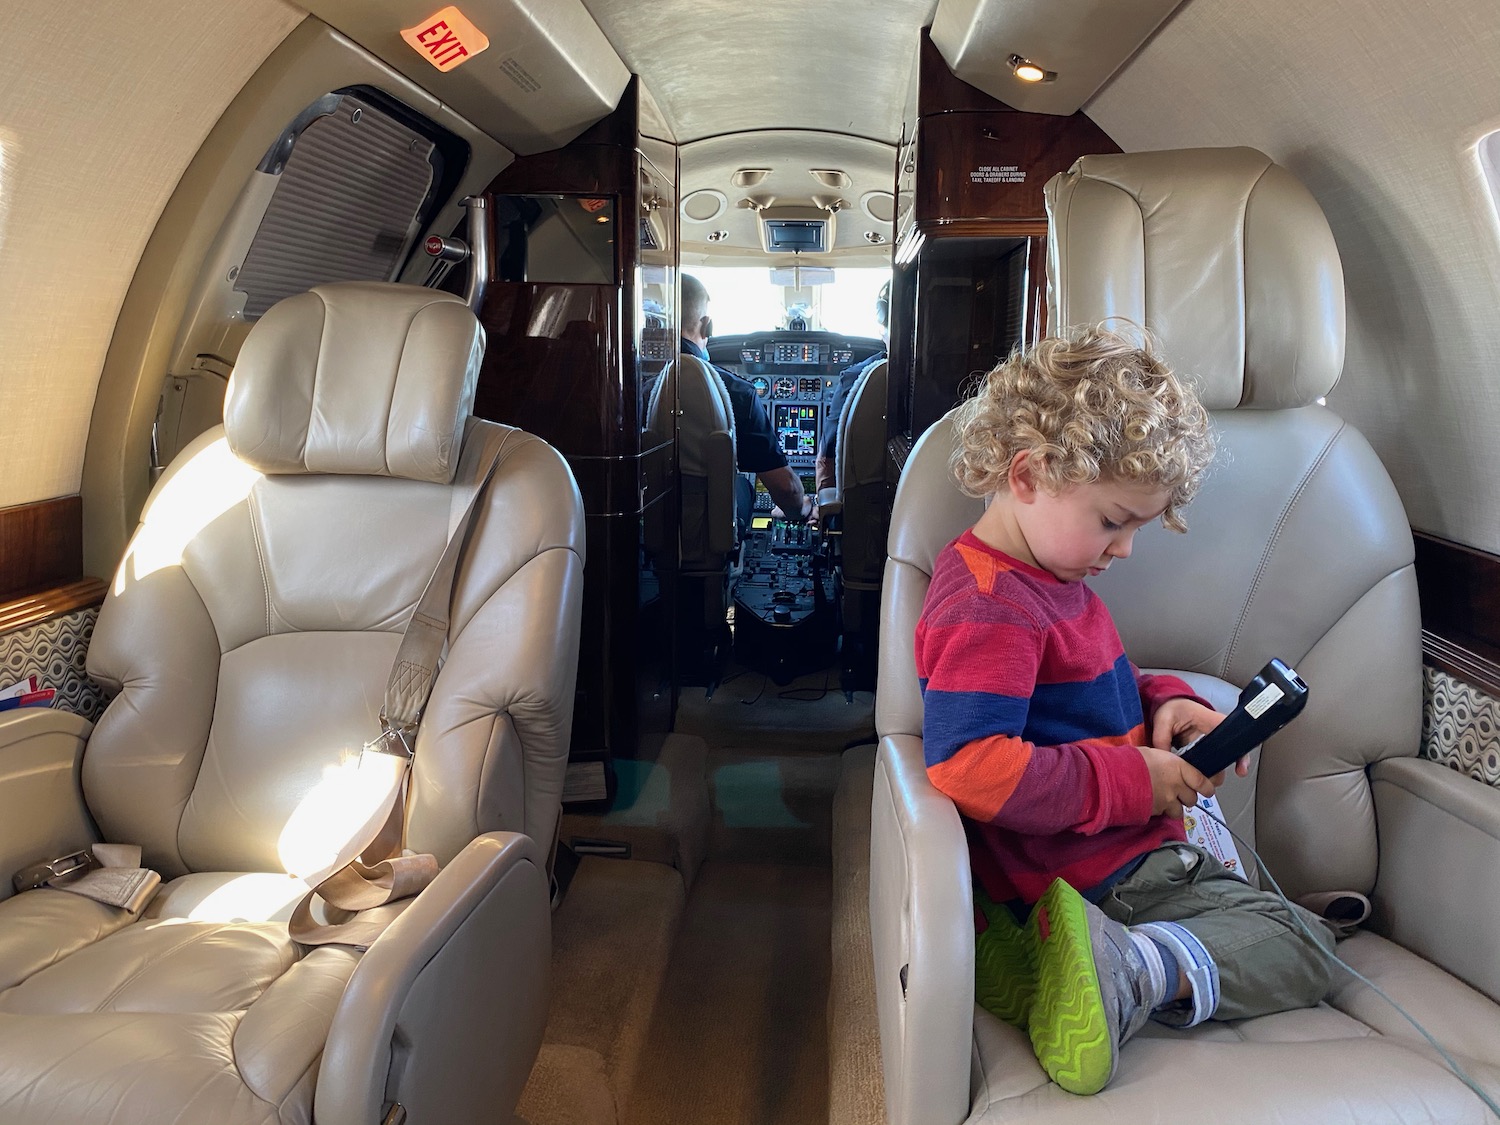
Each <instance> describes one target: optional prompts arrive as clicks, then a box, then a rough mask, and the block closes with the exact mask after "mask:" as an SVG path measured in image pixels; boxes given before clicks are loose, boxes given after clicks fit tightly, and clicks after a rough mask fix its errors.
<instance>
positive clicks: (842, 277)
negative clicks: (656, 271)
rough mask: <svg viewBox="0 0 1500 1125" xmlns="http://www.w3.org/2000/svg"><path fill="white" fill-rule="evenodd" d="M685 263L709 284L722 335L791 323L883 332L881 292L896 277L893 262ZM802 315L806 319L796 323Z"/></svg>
mask: <svg viewBox="0 0 1500 1125" xmlns="http://www.w3.org/2000/svg"><path fill="white" fill-rule="evenodd" d="M684 268H685V270H686V272H688V273H691V274H692V275H693V276H694V277H696V278H697V279H698V280H699V281H701V282H703V285H704V287H705V288H706V289H707V290H708V293H709V298H710V300H711V301H712V305H711V312H712V314H713V320H714V335H716V336H721V335H738V334H741V333H750V332H764V331H766V330H767V329H771V328H787V327H797V328H805V329H808V330H822V331H825V332H838V333H841V334H843V335H845V336H868V337H872V338H876V337H879V336H880V321H879V320H877V319H876V314H875V298H876V297H877V296H878V295H879V293H880V287H881V286H882V285H884V284H885V283H886V282H887V281H889V280H890V279H891V271H890V269H889V267H885V266H838V267H835V268H829V267H827V266H802V267H801V268H800V269H798V270H796V271H794V270H793V269H792V268H791V267H786V268H781V267H777V268H774V269H768V268H767V267H765V266H763V265H762V266H686V267H684ZM799 274H800V276H798V275H799ZM798 282H800V283H801V284H800V285H799V284H797V283H798ZM799 317H800V318H801V320H802V321H803V323H801V324H795V323H793V322H794V321H795V320H796V319H797V318H799Z"/></svg>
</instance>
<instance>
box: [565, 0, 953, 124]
mask: <svg viewBox="0 0 1500 1125" xmlns="http://www.w3.org/2000/svg"><path fill="white" fill-rule="evenodd" d="M584 5H585V7H587V8H588V10H589V12H590V14H591V15H593V17H594V19H595V20H596V21H597V22H598V24H599V26H600V28H602V29H603V31H604V34H605V35H606V36H608V37H609V41H610V42H611V43H613V44H614V47H615V50H617V51H618V52H619V53H620V56H621V57H622V58H623V59H624V60H625V64H626V65H627V66H629V67H630V69H631V70H632V71H633V72H634V73H636V74H640V75H643V76H644V77H645V79H646V82H647V84H648V85H649V86H650V87H651V92H652V93H653V94H654V95H655V96H656V99H657V101H658V102H659V103H660V104H661V108H662V112H663V114H664V115H665V116H666V119H667V123H668V124H669V125H671V126H672V127H673V129H674V130H675V131H676V133H677V140H678V141H679V142H688V141H697V140H702V139H703V138H705V137H715V136H719V135H720V134H723V133H739V132H746V131H755V130H760V129H811V130H821V131H824V132H829V133H848V134H851V135H853V136H856V137H868V138H871V139H872V140H878V141H884V142H886V143H887V144H895V143H896V142H897V141H898V140H899V139H900V137H901V115H902V110H903V108H904V107H905V105H906V92H907V79H908V77H909V76H910V74H911V72H912V67H913V65H914V63H915V60H916V51H917V49H916V44H917V33H918V32H919V31H921V29H922V28H923V27H925V26H927V24H929V23H931V22H932V14H933V12H934V10H935V9H936V8H937V0H858V2H857V3H853V4H851V3H849V2H848V0H798V2H797V3H794V4H793V3H761V4H746V3H743V2H742V0H651V2H649V3H643V2H642V0H584Z"/></svg>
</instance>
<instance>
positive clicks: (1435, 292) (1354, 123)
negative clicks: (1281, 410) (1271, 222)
mask: <svg viewBox="0 0 1500 1125" xmlns="http://www.w3.org/2000/svg"><path fill="white" fill-rule="evenodd" d="M1497 60H1500V5H1497V4H1496V3H1495V0H1405V2H1403V3H1378V4H1374V3H1370V2H1369V0H1321V2H1320V3H1317V4H1306V3H1302V2H1300V0H1189V2H1188V3H1187V4H1186V5H1185V6H1184V7H1183V8H1181V9H1180V10H1179V11H1178V12H1177V14H1176V15H1174V16H1173V17H1172V18H1171V19H1170V20H1169V21H1168V22H1167V23H1166V25H1165V26H1164V27H1163V28H1162V29H1161V30H1160V31H1159V32H1158V33H1157V35H1156V37H1155V38H1154V39H1153V40H1152V41H1151V42H1150V43H1148V44H1147V45H1146V47H1145V48H1144V49H1143V50H1142V51H1141V52H1140V53H1139V54H1138V55H1137V56H1136V57H1135V58H1134V59H1133V60H1132V61H1131V62H1130V64H1129V65H1128V66H1127V67H1125V68H1124V69H1123V70H1122V71H1121V72H1120V73H1119V74H1118V75H1117V76H1116V77H1115V78H1114V80H1113V81H1112V82H1110V83H1109V84H1108V85H1107V86H1106V87H1105V88H1104V90H1103V91H1102V92H1101V93H1100V94H1098V95H1097V96H1096V97H1095V98H1094V99H1093V100H1092V101H1091V102H1090V103H1089V105H1088V106H1087V107H1086V110H1087V112H1088V114H1089V115H1090V116H1091V117H1092V118H1093V120H1094V121H1095V122H1096V123H1098V124H1099V125H1100V126H1101V127H1102V128H1103V129H1104V130H1105V131H1106V132H1107V133H1109V135H1110V136H1111V137H1112V138H1114V140H1115V141H1116V142H1117V143H1119V144H1120V146H1121V147H1122V148H1124V149H1125V150H1126V151H1127V152H1130V151H1141V150H1149V149H1163V148H1185V147H1191V146H1197V145H1251V146H1253V147H1255V148H1259V149H1261V150H1262V151H1263V152H1265V153H1267V154H1268V155H1269V156H1271V157H1272V158H1273V159H1275V160H1276V161H1277V163H1279V164H1282V165H1284V166H1285V167H1286V168H1288V169H1290V170H1291V171H1292V172H1293V173H1295V174H1296V175H1297V176H1298V178H1300V179H1301V180H1302V181H1303V183H1305V184H1306V185H1307V187H1308V188H1309V190H1311V191H1312V193H1313V195H1314V196H1315V197H1316V198H1317V200H1318V202H1319V203H1320V204H1321V205H1322V207H1323V210H1324V211H1325V212H1326V213H1327V215H1328V219H1329V222H1330V224H1331V225H1332V227H1333V233H1334V237H1335V239H1336V240H1337V242H1338V247H1339V253H1340V255H1341V256H1342V258H1343V263H1344V276H1345V283H1346V286H1347V308H1348V354H1347V359H1346V361H1345V364H1344V376H1343V379H1342V381H1341V382H1340V383H1339V385H1338V386H1337V387H1336V388H1335V389H1334V391H1333V392H1332V394H1331V395H1330V396H1329V405H1330V406H1332V407H1333V408H1334V409H1336V410H1337V411H1338V412H1339V413H1340V414H1342V415H1343V416H1344V417H1346V418H1348V419H1349V420H1350V421H1351V422H1352V423H1354V425H1355V426H1357V427H1358V428H1359V429H1360V430H1361V431H1362V432H1363V433H1364V434H1365V436H1366V437H1368V438H1369V439H1370V442H1371V444H1372V445H1373V446H1374V447H1375V449H1376V451H1377V452H1378V453H1379V454H1380V456H1381V459H1382V460H1383V461H1384V462H1385V464H1386V467H1387V468H1388V469H1389V470H1390V473H1391V476H1392V478H1393V479H1394V480H1395V482H1396V485H1397V487H1398V489H1399V490H1400V492H1401V495H1402V499H1403V500H1404V502H1405V504H1406V508H1407V513H1408V515H1409V517H1410V518H1411V521H1412V524H1413V525H1414V526H1415V527H1417V528H1419V529H1422V530H1426V531H1430V532H1433V533H1435V534H1438V535H1441V536H1444V537H1446V538H1449V539H1454V540H1457V541H1459V542H1462V543H1467V544H1469V545H1471V546H1476V547H1480V548H1482V549H1484V550H1488V551H1491V552H1500V504H1497V503H1496V502H1495V495H1496V492H1495V487H1496V483H1497V481H1500V312H1497V310H1500V224H1497V220H1496V211H1495V205H1494V202H1493V200H1492V199H1491V197H1490V193H1489V189H1488V188H1487V186H1486V184H1485V180H1484V176H1483V174H1482V172H1481V169H1480V164H1479V160H1478V158H1477V155H1476V151H1475V145H1476V143H1477V142H1478V141H1479V140H1480V139H1481V138H1482V137H1484V136H1485V135H1487V134H1489V133H1491V132H1494V131H1495V130H1497V129H1500V81H1497V78H1496V75H1497Z"/></svg>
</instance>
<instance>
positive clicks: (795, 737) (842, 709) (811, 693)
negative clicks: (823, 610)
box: [676, 666, 875, 753]
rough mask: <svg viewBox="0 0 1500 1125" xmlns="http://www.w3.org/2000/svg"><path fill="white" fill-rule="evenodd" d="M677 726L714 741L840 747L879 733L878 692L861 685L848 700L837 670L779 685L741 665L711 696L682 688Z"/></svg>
mask: <svg viewBox="0 0 1500 1125" xmlns="http://www.w3.org/2000/svg"><path fill="white" fill-rule="evenodd" d="M676 729H677V730H678V731H679V732H680V733H682V734H696V735H699V736H701V737H702V738H703V739H704V740H705V741H706V742H707V743H708V744H709V746H710V747H722V746H740V747H745V748H751V749H755V750H759V751H762V752H767V751H792V752H822V753H838V752H840V751H842V750H844V749H845V748H847V747H848V746H850V745H853V744H854V743H855V742H857V741H863V740H873V739H874V736H875V696H874V694H873V693H871V692H868V691H857V692H855V693H854V702H852V703H850V702H848V701H846V700H845V698H844V693H843V692H842V691H840V690H839V677H838V672H837V671H833V670H830V671H828V672H826V673H825V672H815V673H813V674H812V675H808V676H803V677H801V678H800V679H797V680H794V681H792V682H791V683H790V684H787V685H786V686H785V687H780V686H778V685H777V684H774V683H772V682H771V680H770V679H769V678H768V677H766V676H764V675H762V674H761V673H759V672H752V671H749V670H748V669H745V668H740V667H737V666H736V667H734V668H731V670H730V673H729V675H728V676H727V677H725V680H724V682H723V683H722V684H720V685H719V688H718V690H717V691H715V692H714V697H713V698H712V699H709V698H708V697H707V692H705V691H704V689H703V688H701V687H689V688H683V689H682V694H681V696H680V697H679V700H678V704H677V728H676Z"/></svg>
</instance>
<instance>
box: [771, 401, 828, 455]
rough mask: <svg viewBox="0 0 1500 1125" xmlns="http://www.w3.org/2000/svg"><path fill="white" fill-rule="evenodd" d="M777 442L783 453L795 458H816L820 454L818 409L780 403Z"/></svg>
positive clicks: (778, 405) (777, 413)
mask: <svg viewBox="0 0 1500 1125" xmlns="http://www.w3.org/2000/svg"><path fill="white" fill-rule="evenodd" d="M776 440H777V441H779V442H780V443H781V451H782V452H783V453H786V454H788V455H790V456H793V457H816V456H817V454H818V408H817V407H816V406H797V405H793V404H790V403H778V404H777V406H776Z"/></svg>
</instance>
